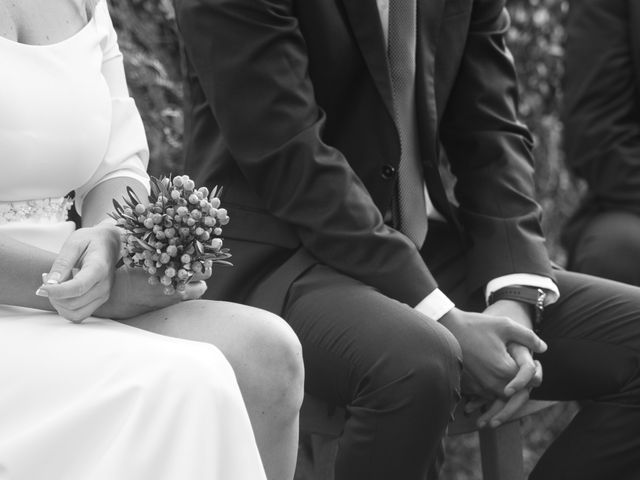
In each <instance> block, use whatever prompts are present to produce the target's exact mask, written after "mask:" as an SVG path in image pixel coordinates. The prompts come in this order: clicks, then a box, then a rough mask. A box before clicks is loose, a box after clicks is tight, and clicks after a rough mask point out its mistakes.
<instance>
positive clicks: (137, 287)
mask: <svg viewBox="0 0 640 480" xmlns="http://www.w3.org/2000/svg"><path fill="white" fill-rule="evenodd" d="M119 255H120V232H119V230H118V229H117V228H116V227H113V226H111V225H105V224H100V225H97V226H95V227H91V228H83V229H80V230H77V231H76V232H74V233H73V234H72V235H71V236H70V237H69V239H68V240H67V242H65V244H64V246H63V247H62V250H61V251H60V254H59V255H58V257H57V258H56V260H55V262H54V264H53V266H52V267H51V270H50V272H49V274H48V275H47V276H46V279H43V281H44V285H43V286H42V287H41V288H40V289H39V290H38V292H39V294H40V295H46V296H48V297H49V301H50V302H51V305H52V306H53V307H54V308H55V309H56V311H57V312H58V314H59V315H60V316H62V317H64V318H66V319H68V320H70V321H72V322H81V321H82V320H84V319H85V318H87V317H89V316H91V315H95V316H99V317H108V318H114V319H124V318H130V317H133V316H136V315H140V314H142V313H146V312H149V311H152V310H156V309H158V308H162V307H166V306H169V305H172V304H174V303H178V302H180V301H182V300H189V299H194V298H199V297H201V296H202V295H203V294H204V292H205V291H206V288H207V287H206V284H205V283H204V281H202V280H206V279H207V278H208V277H209V276H210V275H211V272H210V271H207V272H205V273H204V274H203V275H199V277H198V278H195V277H194V281H192V282H190V283H189V284H188V285H187V288H186V290H185V291H183V292H177V293H175V294H174V295H165V294H164V293H163V291H162V288H161V287H160V286H159V285H150V284H149V283H148V275H147V274H146V273H145V272H143V271H142V270H139V269H129V268H126V267H122V268H119V269H118V270H116V269H115V265H116V263H117V261H118V258H119ZM76 270H77V273H76V274H75V275H73V278H71V277H72V272H74V271H76Z"/></svg>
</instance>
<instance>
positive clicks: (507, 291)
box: [489, 285, 547, 327]
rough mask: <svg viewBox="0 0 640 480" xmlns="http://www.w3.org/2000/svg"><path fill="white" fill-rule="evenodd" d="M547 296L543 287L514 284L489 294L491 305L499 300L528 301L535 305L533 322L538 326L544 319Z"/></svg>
mask: <svg viewBox="0 0 640 480" xmlns="http://www.w3.org/2000/svg"><path fill="white" fill-rule="evenodd" d="M546 296H547V292H545V291H544V290H543V289H541V288H536V287H530V286H524V285H512V286H509V287H503V288H500V289H499V290H496V291H495V292H492V293H491V295H489V305H491V304H492V303H495V302H497V301H498V300H515V301H518V302H523V303H528V304H529V305H531V306H533V313H534V315H533V323H534V325H535V326H536V327H537V326H539V325H540V322H541V321H542V312H543V311H544V301H545V298H546Z"/></svg>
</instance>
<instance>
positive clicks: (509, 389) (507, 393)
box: [504, 387, 514, 397]
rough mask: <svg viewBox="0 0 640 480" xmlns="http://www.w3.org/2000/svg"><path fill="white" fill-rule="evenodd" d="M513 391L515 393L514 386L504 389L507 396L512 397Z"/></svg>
mask: <svg viewBox="0 0 640 480" xmlns="http://www.w3.org/2000/svg"><path fill="white" fill-rule="evenodd" d="M513 393H514V390H513V388H511V387H509V388H505V389H504V394H505V395H506V396H507V397H510V396H511V395H513Z"/></svg>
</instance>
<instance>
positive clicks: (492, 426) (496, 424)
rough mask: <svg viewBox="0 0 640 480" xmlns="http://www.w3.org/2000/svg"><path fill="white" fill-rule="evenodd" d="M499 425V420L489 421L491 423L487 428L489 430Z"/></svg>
mask: <svg viewBox="0 0 640 480" xmlns="http://www.w3.org/2000/svg"><path fill="white" fill-rule="evenodd" d="M499 425H500V420H491V422H489V426H490V427H491V428H496V427H498V426H499Z"/></svg>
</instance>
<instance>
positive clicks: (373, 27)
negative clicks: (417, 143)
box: [342, 0, 395, 118]
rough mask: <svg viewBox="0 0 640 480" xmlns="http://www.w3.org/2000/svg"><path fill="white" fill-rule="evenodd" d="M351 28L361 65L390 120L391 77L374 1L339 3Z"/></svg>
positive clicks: (391, 99)
mask: <svg viewBox="0 0 640 480" xmlns="http://www.w3.org/2000/svg"><path fill="white" fill-rule="evenodd" d="M342 2H343V3H344V6H345V9H346V12H347V16H348V18H349V23H350V25H351V29H352V30H353V33H354V36H355V37H356V41H357V42H358V45H359V47H360V51H361V52H362V56H363V57H364V60H365V63H366V64H367V67H368V68H369V72H370V73H371V76H372V77H373V79H374V81H375V84H376V87H377V88H378V92H379V93H380V96H381V97H382V101H383V102H384V105H385V107H386V108H387V110H388V111H389V114H390V115H391V117H392V118H395V115H394V110H393V97H392V93H391V77H390V76H389V65H388V62H387V48H386V45H385V41H384V34H383V31H382V26H381V24H380V14H379V12H378V5H377V4H376V0H342Z"/></svg>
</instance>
